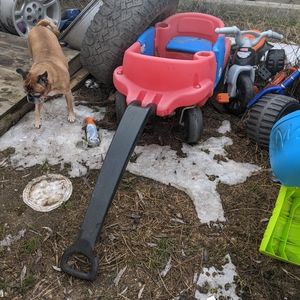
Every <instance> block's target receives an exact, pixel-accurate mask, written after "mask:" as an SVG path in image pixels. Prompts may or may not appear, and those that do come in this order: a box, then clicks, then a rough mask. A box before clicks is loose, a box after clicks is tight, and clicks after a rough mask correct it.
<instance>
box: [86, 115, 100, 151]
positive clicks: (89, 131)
mask: <svg viewBox="0 0 300 300" xmlns="http://www.w3.org/2000/svg"><path fill="white" fill-rule="evenodd" d="M85 124H86V128H85V133H86V140H87V142H88V146H89V147H96V146H99V144H100V138H99V135H98V130H97V127H96V124H95V121H94V119H93V118H92V117H87V118H85Z"/></svg>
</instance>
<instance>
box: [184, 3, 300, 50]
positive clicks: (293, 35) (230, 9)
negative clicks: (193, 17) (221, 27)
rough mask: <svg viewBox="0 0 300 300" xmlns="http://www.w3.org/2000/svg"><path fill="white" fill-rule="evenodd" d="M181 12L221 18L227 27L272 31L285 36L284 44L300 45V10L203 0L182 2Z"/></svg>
mask: <svg viewBox="0 0 300 300" xmlns="http://www.w3.org/2000/svg"><path fill="white" fill-rule="evenodd" d="M179 11H196V12H202V13H208V14H211V15H214V16H217V17H219V18H221V19H222V20H223V21H224V23H225V26H233V25H236V26H238V27H240V28H241V29H244V30H246V29H252V28H254V29H259V30H262V31H263V30H267V29H272V30H275V31H278V32H280V33H282V34H283V35H284V36H285V40H284V42H287V43H289V42H294V43H298V44H299V43H300V18H299V10H284V9H274V8H270V7H266V8H262V7H255V6H251V7H249V6H241V5H236V4H233V5H229V4H224V3H222V1H220V2H219V3H213V4H212V3H205V1H202V0H182V1H180V6H179Z"/></svg>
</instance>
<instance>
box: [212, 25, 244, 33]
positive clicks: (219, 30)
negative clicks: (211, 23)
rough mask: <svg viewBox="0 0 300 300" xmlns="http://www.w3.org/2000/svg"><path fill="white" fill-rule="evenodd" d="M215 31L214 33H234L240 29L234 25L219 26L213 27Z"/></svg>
mask: <svg viewBox="0 0 300 300" xmlns="http://www.w3.org/2000/svg"><path fill="white" fill-rule="evenodd" d="M215 32H216V33H223V34H236V33H238V32H240V30H239V28H237V27H236V26H232V27H219V28H216V29H215Z"/></svg>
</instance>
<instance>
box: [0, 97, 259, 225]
mask: <svg viewBox="0 0 300 300" xmlns="http://www.w3.org/2000/svg"><path fill="white" fill-rule="evenodd" d="M75 112H76V116H77V120H76V122H75V123H73V124H70V123H68V122H67V120H66V107H65V101H64V99H62V98H61V99H60V98H59V99H56V100H54V101H49V102H46V103H45V105H44V107H43V111H42V117H43V123H42V128H41V129H35V128H33V122H34V115H33V112H30V113H28V114H27V115H25V116H24V117H23V118H22V119H21V120H20V121H19V122H18V124H16V125H15V126H14V127H12V128H11V129H10V130H9V131H8V132H7V133H5V134H4V135H3V136H2V137H1V138H0V151H1V150H5V149H6V148H8V147H14V148H15V153H14V154H13V155H12V156H11V163H12V165H13V166H14V167H16V168H26V167H32V166H34V165H37V164H43V163H45V162H47V163H49V164H51V165H56V164H62V165H64V164H70V166H71V169H70V172H69V175H70V176H71V177H77V176H82V175H85V174H86V172H87V168H90V169H98V168H100V167H101V164H102V161H103V159H104V157H105V154H106V151H107V149H108V147H109V145H110V142H111V140H112V137H113V135H114V132H111V131H107V130H104V129H103V130H102V129H100V138H101V143H100V146H99V147H95V148H85V147H79V146H78V144H79V143H80V141H81V140H82V138H83V137H84V132H83V130H82V126H83V120H84V118H85V117H86V116H87V115H90V116H92V117H94V118H95V119H96V120H97V119H100V118H101V117H103V115H104V112H103V111H101V112H100V113H94V112H93V111H92V110H91V109H90V108H87V107H84V106H78V107H75ZM229 126H230V123H223V124H222V126H221V128H222V129H220V130H221V131H223V130H224V128H227V129H228V128H229ZM228 145H232V140H231V139H230V138H229V137H225V136H222V137H212V138H209V139H208V140H206V141H204V142H202V143H199V144H197V145H195V146H193V147H192V146H190V145H187V144H183V146H182V151H183V152H184V153H186V157H184V158H182V157H179V156H177V154H176V152H175V151H174V150H172V149H171V148H170V147H168V146H164V147H161V146H159V145H147V146H138V147H136V149H135V152H136V153H137V154H139V155H138V158H137V160H136V161H135V162H132V163H129V164H128V167H127V170H128V171H129V172H132V173H134V174H136V175H141V176H144V177H148V178H151V179H153V180H156V181H160V182H162V183H164V184H167V185H168V184H170V185H172V186H174V187H176V188H178V189H180V190H183V191H185V192H186V193H187V194H188V195H189V196H190V197H191V199H192V201H193V203H194V205H195V207H196V211H197V215H198V217H199V219H200V221H201V222H203V223H209V222H216V221H225V217H224V211H223V208H222V203H221V199H220V195H219V194H218V192H217V190H216V188H217V185H218V183H219V182H222V183H225V184H229V185H234V184H238V183H242V182H244V181H245V180H246V179H247V178H248V177H249V176H251V175H252V174H253V173H255V172H257V171H258V170H259V167H258V166H255V165H252V164H247V163H238V162H235V161H233V160H230V159H228V158H226V156H227V153H226V151H225V149H224V147H225V146H228ZM215 155H218V156H222V157H223V159H222V160H220V159H219V160H218V159H216V158H215Z"/></svg>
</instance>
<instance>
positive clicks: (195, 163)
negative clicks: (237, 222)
mask: <svg viewBox="0 0 300 300" xmlns="http://www.w3.org/2000/svg"><path fill="white" fill-rule="evenodd" d="M231 144H232V140H231V139H230V138H228V137H219V138H215V137H213V138H210V139H208V140H206V141H205V142H203V143H201V144H198V145H195V146H193V147H192V146H190V145H187V144H183V147H182V151H183V152H184V153H186V154H187V156H186V157H183V158H180V157H178V156H177V154H176V151H174V150H172V149H170V147H169V146H164V147H161V146H158V145H149V146H146V147H141V146H138V147H136V149H135V152H136V153H137V154H138V155H137V156H138V158H137V160H136V162H135V163H130V164H129V165H128V167H127V170H128V171H129V172H132V173H134V174H136V175H140V176H144V177H148V178H151V179H153V180H156V181H160V182H162V183H164V184H167V185H168V184H170V185H172V186H174V187H176V188H178V189H180V190H182V191H184V192H186V193H187V194H188V195H189V196H190V198H191V199H192V200H193V202H194V205H195V208H196V211H197V215H198V217H199V219H200V221H201V222H202V223H209V222H216V221H225V217H224V211H223V208H222V202H221V198H220V195H219V193H218V192H217V190H216V188H217V185H218V183H219V182H222V183H225V184H229V185H234V184H237V183H242V182H244V181H245V180H246V179H247V177H249V176H251V175H252V174H253V173H254V172H257V171H258V170H259V167H257V166H255V165H252V164H247V163H238V162H235V161H233V160H229V159H226V160H227V161H219V162H218V161H217V160H215V159H214V156H215V155H224V156H226V151H225V150H224V146H225V145H231Z"/></svg>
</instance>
